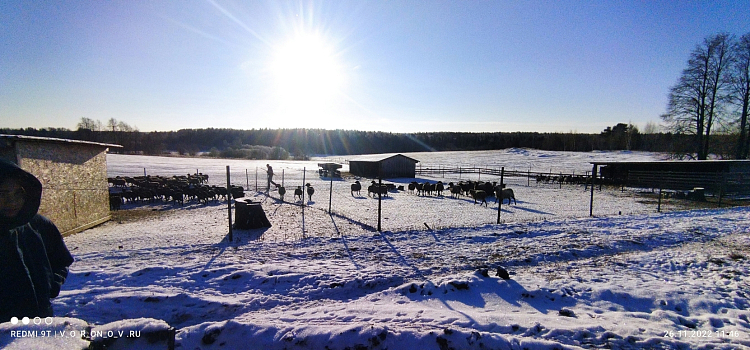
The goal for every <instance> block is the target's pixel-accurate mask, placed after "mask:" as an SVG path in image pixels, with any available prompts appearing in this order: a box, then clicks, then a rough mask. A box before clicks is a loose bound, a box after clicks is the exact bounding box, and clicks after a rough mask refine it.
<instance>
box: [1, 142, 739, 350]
mask: <svg viewBox="0 0 750 350" xmlns="http://www.w3.org/2000/svg"><path fill="white" fill-rule="evenodd" d="M406 155H407V156H410V157H413V158H416V159H419V160H420V161H422V163H423V164H424V166H434V165H437V164H442V165H444V166H448V165H451V164H454V165H455V164H457V163H459V162H463V164H464V165H465V166H473V165H482V166H488V167H495V166H496V167H500V166H505V167H506V169H509V168H512V167H517V168H518V169H521V170H528V168H529V166H528V164H539V167H538V168H536V167H532V168H531V171H539V170H543V169H544V168H549V167H554V168H553V169H552V170H551V171H552V172H553V173H554V172H561V171H562V172H570V171H575V172H576V173H579V172H580V173H584V172H585V171H586V170H590V164H589V163H588V162H589V161H592V160H598V161H601V160H604V159H607V160H634V159H643V160H654V159H658V158H659V157H660V155H658V154H650V153H638V152H632V153H628V152H594V153H566V152H543V151H536V150H525V149H524V150H522V149H512V150H506V151H501V152H498V151H495V152H441V153H418V154H416V153H415V154H406ZM321 159H328V160H331V159H332V158H321ZM458 159H461V161H453V162H452V161H451V160H458ZM550 159H554V160H550ZM546 160H550V161H549V162H545V161H546ZM316 162H317V160H314V161H310V162H270V161H234V160H204V159H185V158H163V157H142V156H118V155H110V156H108V163H109V164H108V167H109V175H110V176H114V175H126V174H130V175H138V174H139V173H140V174H142V173H143V172H142V169H143V168H144V167H145V168H146V169H147V172H148V173H150V174H160V175H171V174H187V173H194V172H195V171H196V169H198V170H199V171H201V172H204V173H207V174H209V175H210V182H211V183H212V184H222V181H223V183H224V184H225V183H226V173H225V171H226V165H230V167H231V168H232V182H233V183H235V184H240V185H247V183H251V181H250V180H249V179H250V178H253V177H254V176H253V175H254V172H255V168H256V167H258V168H262V167H264V166H265V164H266V163H271V164H272V165H273V166H274V170H275V172H276V173H277V176H276V177H275V180H277V181H278V182H280V173H281V171H282V170H284V177H285V179H284V181H285V182H287V184H286V186H287V188H291V187H292V186H300V185H302V184H303V180H302V177H303V173H302V169H303V168H306V169H307V172H306V173H305V174H304V176H305V179H304V182H305V183H307V182H309V183H311V184H312V185H313V186H314V187H315V188H316V194H315V195H314V196H313V199H312V201H308V200H307V198H306V199H305V200H304V204H306V205H307V206H305V207H303V206H301V204H303V203H302V202H301V201H295V200H294V199H293V198H292V194H291V191H289V192H290V193H288V194H287V198H285V201H284V202H282V201H280V200H278V194H277V193H276V192H273V191H272V192H270V196H267V195H266V193H265V192H255V191H254V189H255V186H254V179H253V181H252V184H251V185H250V188H251V190H250V191H248V193H247V197H250V198H253V199H255V200H257V201H260V202H261V203H262V206H263V208H264V210H265V212H266V215H267V216H268V219H269V220H270V221H271V223H272V224H273V227H271V228H268V229H262V230H234V231H233V238H234V240H233V241H231V242H230V241H229V240H228V232H227V231H228V229H227V225H228V220H227V206H226V203H222V202H216V203H210V204H208V205H201V204H196V203H188V204H186V205H185V206H184V207H180V206H176V207H175V206H172V205H171V204H161V203H157V204H151V205H149V204H144V205H127V206H125V208H128V209H126V210H127V211H129V212H133V213H140V214H142V217H141V218H140V219H138V220H131V219H122V220H119V221H118V220H113V221H110V222H108V223H105V224H103V225H101V226H98V227H95V228H92V229H89V230H87V231H84V232H81V233H78V234H75V235H72V236H69V237H66V243H67V245H68V247H69V249H70V250H71V252H72V253H73V255H74V257H75V258H76V262H75V263H74V264H73V265H72V266H71V274H70V276H69V278H68V281H67V282H66V283H65V285H64V286H63V291H62V292H61V295H60V296H59V297H58V298H57V299H55V300H54V308H55V313H56V315H57V317H55V318H54V319H53V322H52V324H51V325H46V324H42V325H34V324H33V322H32V323H31V324H29V325H20V324H18V325H13V324H11V323H4V324H1V325H0V346H2V347H8V348H14V347H15V348H19V349H20V348H31V347H33V348H50V349H52V348H55V349H58V348H64V349H79V348H85V347H86V346H87V343H88V341H89V339H81V337H80V334H79V336H78V337H70V336H69V335H70V334H71V333H73V332H76V331H78V332H80V331H84V333H86V332H85V330H86V327H87V326H88V327H91V330H90V331H89V332H88V333H87V335H89V336H90V337H88V338H91V339H92V340H93V341H94V342H98V343H100V344H101V343H102V342H107V344H108V346H109V347H108V348H118V347H119V348H140V349H149V348H154V349H157V348H159V349H164V348H165V346H166V345H167V341H168V340H166V338H168V337H165V335H168V334H169V333H168V332H169V328H170V327H174V328H175V329H176V334H175V348H177V349H326V348H328V349H347V348H348V349H386V348H387V349H449V348H454V349H524V348H528V349H561V348H563V349H577V348H633V349H636V348H658V349H683V348H684V349H687V348H691V349H693V348H696V349H704V348H705V349H709V348H714V349H736V348H750V336H749V335H748V334H749V333H748V332H750V320H749V319H748V317H750V300H749V299H748V293H750V292H748V291H749V290H750V288H749V287H750V286H748V276H749V275H750V263H749V262H748V257H750V209H748V208H747V207H737V208H713V207H709V208H702V209H690V208H693V207H694V204H691V203H688V202H685V201H677V200H665V201H664V203H662V210H663V211H662V212H661V213H657V212H656V204H655V199H654V198H655V197H653V196H651V194H650V193H648V190H645V191H646V192H647V193H646V194H641V193H640V192H642V191H644V190H633V189H626V190H625V191H624V192H621V190H620V189H607V188H603V189H602V190H601V191H599V190H598V189H597V190H596V191H595V194H594V214H595V216H594V217H588V200H589V198H590V197H589V196H590V193H589V192H587V191H584V189H583V187H582V186H571V185H563V187H562V189H561V188H560V187H559V185H551V184H540V185H537V184H535V183H533V182H532V183H530V184H529V185H528V186H527V182H526V179H522V178H506V179H505V182H506V183H509V186H510V187H512V188H513V189H514V191H515V192H516V196H517V197H518V199H519V201H518V204H516V205H508V204H504V205H503V206H502V212H501V221H502V223H501V224H499V225H496V224H494V223H495V221H496V219H497V204H494V203H490V205H489V206H488V207H483V206H482V207H480V206H479V205H475V204H474V203H473V200H468V199H466V198H459V199H453V198H450V197H449V196H446V197H442V198H440V197H436V196H432V197H429V196H417V195H416V194H411V193H408V192H391V193H389V196H388V198H387V199H385V200H383V203H382V206H383V208H382V211H383V217H384V220H383V222H382V227H383V232H378V231H377V230H375V229H374V228H375V227H376V226H377V216H376V215H377V200H376V199H373V198H371V197H368V196H367V194H366V191H363V192H362V194H361V195H357V194H354V195H352V194H351V193H350V190H349V185H350V184H351V183H352V182H353V180H354V179H351V178H347V179H344V180H342V181H333V196H332V197H331V198H332V201H331V207H332V211H333V214H334V215H329V213H328V212H327V210H328V206H329V193H330V191H329V188H330V186H331V182H330V181H328V179H321V178H319V177H318V176H316V174H315V173H314V170H315V168H316ZM587 168H588V169H587ZM245 169H248V176H247V177H246V176H245ZM547 170H549V169H547ZM547 170H544V171H547ZM447 176H453V175H447ZM471 176H472V179H476V176H477V174H472V175H471ZM464 179H466V176H465V175H464ZM484 179H485V178H484V176H483V180H484ZM361 180H362V181H363V184H366V183H367V182H369V179H361ZM411 180H412V179H388V180H387V182H392V183H404V182H408V181H411ZM424 180H429V181H433V182H434V181H438V180H440V181H444V182H447V181H457V180H458V178H457V177H448V178H442V177H436V178H425V179H424ZM487 180H490V181H493V180H496V179H494V178H487ZM425 224H427V225H426V226H425ZM428 227H429V229H428ZM498 267H502V268H504V269H506V270H507V271H509V273H510V279H508V280H505V279H502V278H500V277H498V276H497V273H496V270H497V269H498ZM33 329H37V330H55V331H61V332H65V331H67V334H68V336H67V337H65V336H61V337H51V338H50V337H46V338H41V337H38V336H37V337H20V336H18V333H15V335H16V336H11V331H16V332H17V331H20V330H33ZM131 331H134V332H136V333H135V334H138V335H139V336H138V337H127V336H118V335H117V334H118V332H124V333H123V334H125V335H127V334H130V332H131ZM110 332H111V333H110ZM52 334H54V332H52ZM73 334H74V335H75V333H73ZM110 335H111V336H110Z"/></svg>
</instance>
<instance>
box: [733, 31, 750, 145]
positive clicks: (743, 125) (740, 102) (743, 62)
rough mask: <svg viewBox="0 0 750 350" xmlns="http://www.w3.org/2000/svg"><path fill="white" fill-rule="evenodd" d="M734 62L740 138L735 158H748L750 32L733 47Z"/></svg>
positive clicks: (734, 88) (749, 139)
mask: <svg viewBox="0 0 750 350" xmlns="http://www.w3.org/2000/svg"><path fill="white" fill-rule="evenodd" d="M732 49H733V50H732V51H733V52H734V62H733V64H732V66H731V69H732V70H731V72H732V73H731V89H732V94H731V97H732V98H731V101H732V104H734V105H735V106H737V108H738V114H739V124H740V125H739V131H740V133H739V138H738V139H737V152H736V153H735V158H737V159H746V158H747V157H748V150H750V137H748V132H749V131H750V130H748V129H749V128H750V125H749V124H748V120H747V119H748V113H749V109H750V33H747V34H745V35H743V36H742V37H741V38H740V39H739V40H738V41H737V42H736V43H735V44H734V46H733V47H732Z"/></svg>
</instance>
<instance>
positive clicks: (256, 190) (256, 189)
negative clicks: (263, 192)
mask: <svg viewBox="0 0 750 350" xmlns="http://www.w3.org/2000/svg"><path fill="white" fill-rule="evenodd" d="M255 192H258V167H257V166H256V167H255Z"/></svg>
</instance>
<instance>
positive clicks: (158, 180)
mask: <svg viewBox="0 0 750 350" xmlns="http://www.w3.org/2000/svg"><path fill="white" fill-rule="evenodd" d="M108 181H109V185H110V187H109V188H110V191H109V192H110V207H111V208H112V209H113V210H116V209H119V208H120V206H121V205H122V204H124V203H127V202H136V201H139V202H144V201H147V202H153V201H156V200H160V201H169V202H173V203H174V204H180V205H184V203H185V201H191V200H195V201H198V202H199V203H203V204H207V203H208V202H210V201H212V200H214V201H216V200H219V199H226V198H227V195H228V193H229V192H231V194H232V197H233V198H238V197H242V196H244V190H243V188H242V187H240V186H234V185H233V186H232V187H231V189H230V191H227V188H226V187H222V186H215V185H208V184H207V182H208V175H204V174H188V175H186V176H169V177H163V176H150V175H149V176H137V177H120V176H118V177H114V178H109V179H108ZM275 186H276V191H277V193H278V195H279V199H280V200H281V201H282V202H283V201H284V195H285V194H286V188H285V187H284V186H281V185H278V184H275ZM304 187H305V188H304V189H303V188H302V186H297V187H296V188H295V189H294V199H295V201H296V200H299V201H303V200H304V194H305V192H306V193H307V198H308V201H312V196H313V194H314V193H315V189H314V188H313V186H312V185H311V184H310V183H307V184H305V186H304ZM362 188H363V186H362V184H361V183H360V182H359V180H356V181H355V182H354V183H353V184H351V195H352V196H354V194H355V193H357V195H360V191H361V190H362ZM407 188H408V192H409V193H413V194H415V195H418V196H433V195H435V196H443V192H445V191H448V192H450V196H451V198H460V197H461V196H466V197H469V198H471V199H473V200H474V204H477V203H479V204H480V205H482V204H484V205H485V206H488V202H487V199H488V198H493V197H494V199H495V203H498V202H500V203H501V204H502V203H504V201H505V200H506V199H507V200H508V204H511V201H513V203H514V204H515V202H516V197H515V194H514V193H513V190H512V189H510V188H505V185H504V184H498V183H497V182H483V181H460V182H458V183H453V182H449V183H448V184H447V185H446V184H444V183H443V182H442V181H438V182H436V183H431V182H422V183H420V182H417V181H413V182H411V183H409V184H408V186H407ZM397 190H402V191H407V189H406V188H404V186H398V187H397V186H396V185H394V184H392V183H386V184H379V183H377V182H375V181H372V182H371V183H370V185H369V186H367V195H368V196H370V197H376V196H388V195H389V192H391V191H397Z"/></svg>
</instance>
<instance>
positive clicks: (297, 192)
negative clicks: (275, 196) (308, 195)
mask: <svg viewBox="0 0 750 350" xmlns="http://www.w3.org/2000/svg"><path fill="white" fill-rule="evenodd" d="M297 198H299V200H300V201H302V200H303V199H304V192H302V186H297V188H295V189H294V200H297Z"/></svg>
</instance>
